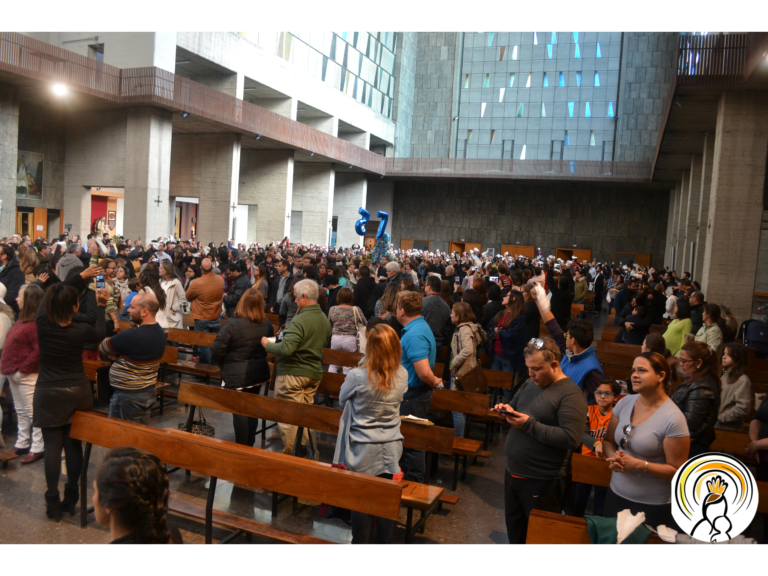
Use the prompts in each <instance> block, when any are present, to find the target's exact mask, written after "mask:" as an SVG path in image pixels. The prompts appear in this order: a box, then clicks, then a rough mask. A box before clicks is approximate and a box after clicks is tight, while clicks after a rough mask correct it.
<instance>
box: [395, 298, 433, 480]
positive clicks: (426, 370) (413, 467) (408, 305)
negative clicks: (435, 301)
mask: <svg viewBox="0 0 768 576" xmlns="http://www.w3.org/2000/svg"><path fill="white" fill-rule="evenodd" d="M397 320H398V321H399V322H400V324H402V326H403V331H402V335H401V337H400V345H401V346H402V348H403V358H402V360H401V363H402V365H403V367H404V368H405V369H406V370H407V371H408V391H407V392H406V393H405V396H403V403H402V404H400V415H401V416H407V415H409V414H410V415H413V416H417V417H418V418H426V417H427V412H428V411H429V405H430V404H432V389H433V388H442V387H443V381H442V380H441V379H440V378H438V377H437V376H435V375H434V374H433V373H432V368H434V366H435V356H436V352H437V347H436V346H435V336H434V335H433V334H432V329H431V328H430V327H429V324H427V321H426V320H424V318H423V317H422V316H421V294H419V293H418V292H409V291H405V292H400V293H399V294H398V295H397ZM400 469H401V470H402V471H403V473H404V475H405V480H410V481H412V482H422V483H423V482H424V472H425V470H426V454H425V452H424V451H423V450H412V449H409V448H403V457H402V458H401V459H400Z"/></svg>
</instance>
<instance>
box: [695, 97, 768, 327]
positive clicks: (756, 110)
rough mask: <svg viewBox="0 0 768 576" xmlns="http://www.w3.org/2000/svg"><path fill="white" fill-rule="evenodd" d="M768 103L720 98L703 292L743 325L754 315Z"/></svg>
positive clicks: (767, 132) (767, 144)
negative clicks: (752, 312)
mask: <svg viewBox="0 0 768 576" xmlns="http://www.w3.org/2000/svg"><path fill="white" fill-rule="evenodd" d="M767 149H768V99H766V98H765V95H764V94H763V93H760V92H725V93H724V94H723V96H722V97H721V98H720V102H719V103H718V111H717V130H716V132H715V154H714V165H713V166H712V192H711V196H710V202H709V222H708V231H707V235H708V238H707V246H706V253H705V255H704V269H703V274H702V282H701V284H702V291H703V292H704V295H705V296H706V299H707V301H708V302H715V303H717V304H725V305H727V306H729V307H730V308H731V311H732V312H733V314H734V315H735V316H736V318H737V319H738V320H739V321H740V322H741V321H744V320H746V319H748V318H750V317H751V311H752V300H753V297H754V289H755V276H756V271H757V260H758V251H759V246H760V227H761V223H762V215H763V191H764V186H765V159H766V151H767Z"/></svg>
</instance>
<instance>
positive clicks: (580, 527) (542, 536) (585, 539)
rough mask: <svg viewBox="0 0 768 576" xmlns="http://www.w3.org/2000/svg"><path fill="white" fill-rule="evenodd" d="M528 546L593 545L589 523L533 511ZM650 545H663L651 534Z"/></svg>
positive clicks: (570, 517) (579, 519) (582, 519)
mask: <svg viewBox="0 0 768 576" xmlns="http://www.w3.org/2000/svg"><path fill="white" fill-rule="evenodd" d="M525 542H526V544H591V543H592V542H591V540H590V539H589V532H587V521H586V520H585V519H584V518H576V517H574V516H563V515H562V514H553V513H552V512H544V511H542V510H532V511H531V515H530V516H529V517H528V534H527V536H526V541H525ZM647 543H648V544H663V543H664V542H663V540H661V538H659V537H658V536H657V535H656V534H651V536H650V537H649V538H648V542H647Z"/></svg>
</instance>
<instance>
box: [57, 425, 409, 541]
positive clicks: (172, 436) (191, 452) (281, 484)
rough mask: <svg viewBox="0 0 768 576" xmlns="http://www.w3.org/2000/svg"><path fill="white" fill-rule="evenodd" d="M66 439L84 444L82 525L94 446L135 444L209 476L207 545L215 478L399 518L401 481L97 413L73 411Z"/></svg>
mask: <svg viewBox="0 0 768 576" xmlns="http://www.w3.org/2000/svg"><path fill="white" fill-rule="evenodd" d="M70 435H71V437H72V438H75V439H77V440H81V441H83V442H86V447H85V460H84V465H83V473H82V478H81V482H80V490H81V495H80V502H81V506H80V510H81V518H80V521H81V526H83V527H85V526H86V525H87V512H88V511H87V510H86V506H87V505H86V503H87V502H88V477H87V474H88V461H89V459H90V453H91V447H92V445H93V444H96V445H97V446H103V447H105V448H115V447H117V446H136V447H137V448H142V449H144V450H147V451H148V452H150V453H152V454H154V455H155V456H157V457H158V458H159V459H160V460H161V461H163V462H165V463H166V464H169V465H172V466H178V467H180V468H185V469H188V470H192V471H194V472H197V473H199V474H203V475H206V476H210V483H209V490H208V504H207V506H206V519H205V520H206V528H205V532H206V543H210V542H211V540H212V526H213V502H214V496H215V491H216V483H217V480H218V479H219V478H221V479H223V480H227V481H230V482H237V483H240V484H245V485H247V486H253V487H256V488H261V489H264V490H269V491H276V490H280V491H281V492H284V493H287V494H289V495H291V496H294V497H296V498H303V499H307V500H313V501H317V502H325V503H327V504H330V505H333V506H338V507H341V508H347V509H349V510H353V511H358V512H364V513H367V514H372V515H374V516H380V517H382V518H389V519H392V520H396V519H397V518H398V516H399V509H400V502H401V498H402V489H403V486H402V485H401V484H400V483H398V482H394V481H392V480H384V479H382V478H377V477H375V476H368V475H365V474H358V473H356V472H350V471H347V470H341V469H338V468H331V467H330V466H326V465H323V464H320V463H318V462H313V461H310V460H306V459H304V458H295V457H293V456H288V455H285V454H279V453H276V452H269V451H266V450H261V449H259V448H251V447H247V446H241V445H239V444H234V443H232V442H225V441H223V440H216V439H214V438H207V437H205V436H199V435H195V434H190V433H188V432H182V431H179V430H172V429H165V430H160V429H157V428H152V427H149V426H143V425H141V424H135V423H133V422H127V421H125V420H118V419H115V418H108V417H106V416H104V415H102V414H98V413H95V412H76V413H75V415H74V418H73V420H72V429H71V432H70ZM256 524H258V523H256ZM255 529H256V530H259V528H257V527H256V528H255ZM254 533H256V532H254ZM257 535H261V534H257Z"/></svg>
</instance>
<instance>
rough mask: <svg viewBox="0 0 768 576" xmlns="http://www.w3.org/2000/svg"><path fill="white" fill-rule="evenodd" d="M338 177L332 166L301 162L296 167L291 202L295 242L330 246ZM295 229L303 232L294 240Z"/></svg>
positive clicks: (292, 231)
mask: <svg viewBox="0 0 768 576" xmlns="http://www.w3.org/2000/svg"><path fill="white" fill-rule="evenodd" d="M335 175H336V171H335V169H334V165H333V164H321V163H317V164H311V163H298V162H297V163H296V164H294V167H293V201H292V203H291V236H292V237H291V240H292V241H294V242H298V241H301V242H310V243H312V244H320V245H321V246H326V245H327V244H328V242H329V237H330V233H329V231H330V226H331V222H330V220H331V211H332V209H333V188H334V179H335V178H334V177H335ZM298 213H300V214H298ZM296 216H298V217H300V219H301V222H300V223H296V222H294V221H293V218H294V217H296ZM294 226H296V231H297V232H298V231H300V232H299V236H298V237H297V238H296V239H295V240H294V238H293V236H296V235H295V234H294ZM281 240H282V238H281Z"/></svg>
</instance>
